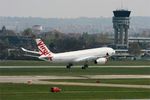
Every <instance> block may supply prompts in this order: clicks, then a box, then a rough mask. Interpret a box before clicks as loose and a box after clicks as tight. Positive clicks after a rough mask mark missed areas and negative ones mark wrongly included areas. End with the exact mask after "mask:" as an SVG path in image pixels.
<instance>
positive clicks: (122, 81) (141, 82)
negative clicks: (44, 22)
mask: <svg viewBox="0 0 150 100" xmlns="http://www.w3.org/2000/svg"><path fill="white" fill-rule="evenodd" d="M43 81H52V82H81V83H97V82H99V83H112V84H133V85H150V79H50V80H43Z"/></svg>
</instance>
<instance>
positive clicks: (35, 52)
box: [21, 48, 39, 54]
mask: <svg viewBox="0 0 150 100" xmlns="http://www.w3.org/2000/svg"><path fill="white" fill-rule="evenodd" d="M21 49H22V50H23V51H25V52H29V53H34V54H39V52H37V51H30V50H27V49H25V48H21Z"/></svg>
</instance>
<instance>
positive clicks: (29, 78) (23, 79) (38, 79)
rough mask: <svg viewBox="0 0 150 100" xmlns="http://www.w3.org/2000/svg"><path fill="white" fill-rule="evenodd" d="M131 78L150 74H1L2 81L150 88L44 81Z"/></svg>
mask: <svg viewBox="0 0 150 100" xmlns="http://www.w3.org/2000/svg"><path fill="white" fill-rule="evenodd" d="M122 78H123V79H129V78H131V79H132V78H144V79H145V78H147V79H150V75H83V76H76V77H73V76H0V83H25V84H27V83H28V81H30V82H32V84H54V85H74V86H103V87H122V88H145V89H150V85H127V84H105V83H80V82H53V81H42V80H50V79H122Z"/></svg>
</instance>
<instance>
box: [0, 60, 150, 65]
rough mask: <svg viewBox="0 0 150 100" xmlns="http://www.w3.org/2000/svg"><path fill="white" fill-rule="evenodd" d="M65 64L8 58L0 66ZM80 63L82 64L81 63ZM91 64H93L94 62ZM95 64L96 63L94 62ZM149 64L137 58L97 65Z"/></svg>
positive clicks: (0, 62)
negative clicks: (135, 59)
mask: <svg viewBox="0 0 150 100" xmlns="http://www.w3.org/2000/svg"><path fill="white" fill-rule="evenodd" d="M55 65H56V66H62V65H63V66H65V65H66V64H53V63H50V62H45V61H32V60H28V61H24V60H6V61H0V66H55ZM79 65H80V64H79ZM90 65H93V64H92V63H91V64H90ZM94 65H95V64H94ZM112 65H113V66H122V65H123V66H141V65H142V66H143V65H144V66H149V65H150V61H147V60H137V61H129V60H125V61H108V63H106V64H105V65H97V66H112Z"/></svg>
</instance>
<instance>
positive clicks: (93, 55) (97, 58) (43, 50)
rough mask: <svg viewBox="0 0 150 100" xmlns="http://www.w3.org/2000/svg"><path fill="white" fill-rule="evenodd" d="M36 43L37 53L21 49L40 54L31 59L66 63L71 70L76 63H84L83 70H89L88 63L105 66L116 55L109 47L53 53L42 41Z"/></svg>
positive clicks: (25, 50)
mask: <svg viewBox="0 0 150 100" xmlns="http://www.w3.org/2000/svg"><path fill="white" fill-rule="evenodd" d="M36 43H37V46H38V49H39V52H37V51H30V50H27V49H25V48H21V49H22V50H23V51H24V52H28V53H32V54H38V55H39V56H33V55H29V56H31V57H37V58H39V59H41V60H44V61H49V62H52V63H66V64H67V65H66V68H68V69H70V68H71V67H72V66H73V64H74V63H78V62H83V63H84V65H83V66H82V69H86V68H88V62H94V63H95V64H105V63H106V62H107V61H108V58H109V57H110V56H112V55H114V54H115V50H114V49H112V48H109V47H101V48H94V49H85V50H77V51H70V52H64V53H53V52H51V51H50V50H49V49H48V48H47V46H46V45H45V44H44V42H43V41H42V40H41V39H36Z"/></svg>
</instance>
